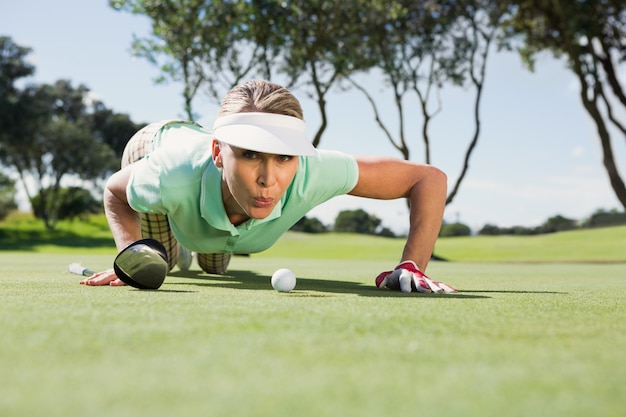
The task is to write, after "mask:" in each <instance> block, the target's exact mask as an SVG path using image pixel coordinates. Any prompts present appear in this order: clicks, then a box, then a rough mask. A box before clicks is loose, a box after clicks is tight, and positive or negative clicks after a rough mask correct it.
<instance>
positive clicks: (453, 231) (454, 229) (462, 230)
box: [439, 223, 472, 237]
mask: <svg viewBox="0 0 626 417" xmlns="http://www.w3.org/2000/svg"><path fill="white" fill-rule="evenodd" d="M471 234H472V230H471V229H470V228H469V226H468V225H466V224H463V223H450V224H443V225H442V226H441V230H440V231H439V236H441V237H454V236H469V235H471Z"/></svg>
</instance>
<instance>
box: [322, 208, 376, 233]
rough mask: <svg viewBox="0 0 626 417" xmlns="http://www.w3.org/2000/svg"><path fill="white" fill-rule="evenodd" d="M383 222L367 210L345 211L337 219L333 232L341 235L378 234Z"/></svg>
mask: <svg viewBox="0 0 626 417" xmlns="http://www.w3.org/2000/svg"><path fill="white" fill-rule="evenodd" d="M380 223H381V220H380V219H379V218H378V217H376V216H374V215H371V214H369V213H367V212H366V211H365V210H362V209H358V210H343V211H341V212H339V214H338V215H337V218H336V219H335V226H334V227H333V230H334V231H335V232H341V233H361V234H366V235H373V234H376V230H377V229H378V226H380Z"/></svg>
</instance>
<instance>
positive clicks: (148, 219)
mask: <svg viewBox="0 0 626 417" xmlns="http://www.w3.org/2000/svg"><path fill="white" fill-rule="evenodd" d="M172 122H178V121H177V120H170V121H164V122H157V123H151V124H149V125H147V126H145V127H144V128H142V129H141V130H139V131H138V132H137V133H135V134H134V135H133V137H132V138H130V140H129V141H128V143H127V144H126V148H125V149H124V153H123V155H122V168H124V167H126V166H128V165H130V164H132V163H133V162H137V161H139V160H140V159H142V158H144V157H145V156H146V155H147V154H149V153H150V152H152V149H153V142H154V137H155V135H156V134H157V132H158V131H159V130H160V129H161V128H163V126H165V125H166V124H168V123H172ZM141 235H142V236H143V237H144V238H148V237H149V238H152V239H156V240H158V241H159V242H161V244H162V245H163V246H164V247H165V250H166V251H167V259H168V264H169V268H170V270H172V268H174V266H175V265H176V263H177V262H178V245H179V243H178V241H177V240H176V238H175V237H174V234H173V233H172V230H171V229H170V225H169V222H168V221H167V216H166V215H165V214H153V213H141ZM197 255H198V265H200V268H202V270H203V271H204V272H207V273H209V274H225V273H226V270H227V269H228V264H229V263H230V257H231V254H229V253H199V254H197Z"/></svg>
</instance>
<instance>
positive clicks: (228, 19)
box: [109, 0, 271, 120]
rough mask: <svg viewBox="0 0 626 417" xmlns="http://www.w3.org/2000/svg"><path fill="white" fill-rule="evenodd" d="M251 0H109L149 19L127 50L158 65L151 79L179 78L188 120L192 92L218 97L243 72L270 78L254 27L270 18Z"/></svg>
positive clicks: (264, 25)
mask: <svg viewBox="0 0 626 417" xmlns="http://www.w3.org/2000/svg"><path fill="white" fill-rule="evenodd" d="M255 3H256V2H248V1H246V2H224V1H221V0H219V1H218V0H212V1H207V0H176V1H174V0H162V1H152V0H109V5H110V6H111V7H112V8H114V9H115V10H121V11H127V12H130V13H133V14H138V15H144V16H146V17H147V18H148V19H150V21H151V22H152V33H151V34H150V36H148V37H145V38H137V37H135V39H134V40H133V54H134V55H135V56H137V57H141V58H145V59H146V60H148V61H149V62H151V63H152V64H154V65H156V66H157V67H159V69H160V72H161V75H160V76H159V77H158V78H157V80H156V81H157V83H165V82H167V81H173V82H182V84H183V92H182V96H183V100H184V110H185V114H186V115H187V118H188V119H189V120H195V119H196V114H195V112H194V110H193V100H194V98H196V96H197V94H198V92H200V91H203V92H205V93H206V94H207V95H208V97H210V98H211V99H212V100H214V101H215V102H217V103H219V102H220V100H221V98H222V96H223V95H224V94H225V93H226V91H228V90H230V89H231V88H232V87H233V86H235V85H237V84H239V83H240V82H241V80H243V79H244V78H252V77H254V76H258V75H262V76H263V77H264V78H268V79H269V78H270V74H269V73H268V72H267V71H265V72H264V70H266V69H267V66H266V65H264V64H266V63H267V62H271V57H269V56H267V54H268V51H267V49H266V45H265V44H264V43H263V42H259V40H260V39H263V37H262V36H260V35H259V33H258V32H259V31H261V30H262V31H263V33H266V34H267V33H269V31H270V30H271V22H269V21H268V20H266V19H261V18H260V16H259V14H258V13H255V11H254V10H255ZM268 23H269V24H268Z"/></svg>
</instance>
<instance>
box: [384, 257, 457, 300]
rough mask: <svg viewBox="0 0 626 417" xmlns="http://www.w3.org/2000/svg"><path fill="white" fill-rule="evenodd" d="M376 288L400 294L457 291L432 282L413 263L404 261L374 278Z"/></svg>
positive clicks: (440, 283)
mask: <svg viewBox="0 0 626 417" xmlns="http://www.w3.org/2000/svg"><path fill="white" fill-rule="evenodd" d="M376 286H377V287H378V288H383V287H387V288H389V289H390V290H396V291H397V290H400V291H402V292H411V291H417V292H434V293H442V292H443V293H451V292H456V291H457V290H456V288H454V287H451V286H449V285H446V284H444V283H443V282H437V281H433V280H432V279H430V278H428V277H427V276H426V274H424V273H423V272H422V271H420V270H419V268H418V267H417V265H415V262H413V261H404V262H402V263H401V264H400V265H398V266H397V267H396V269H394V270H393V271H386V272H382V273H380V274H379V275H378V276H377V277H376Z"/></svg>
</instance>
